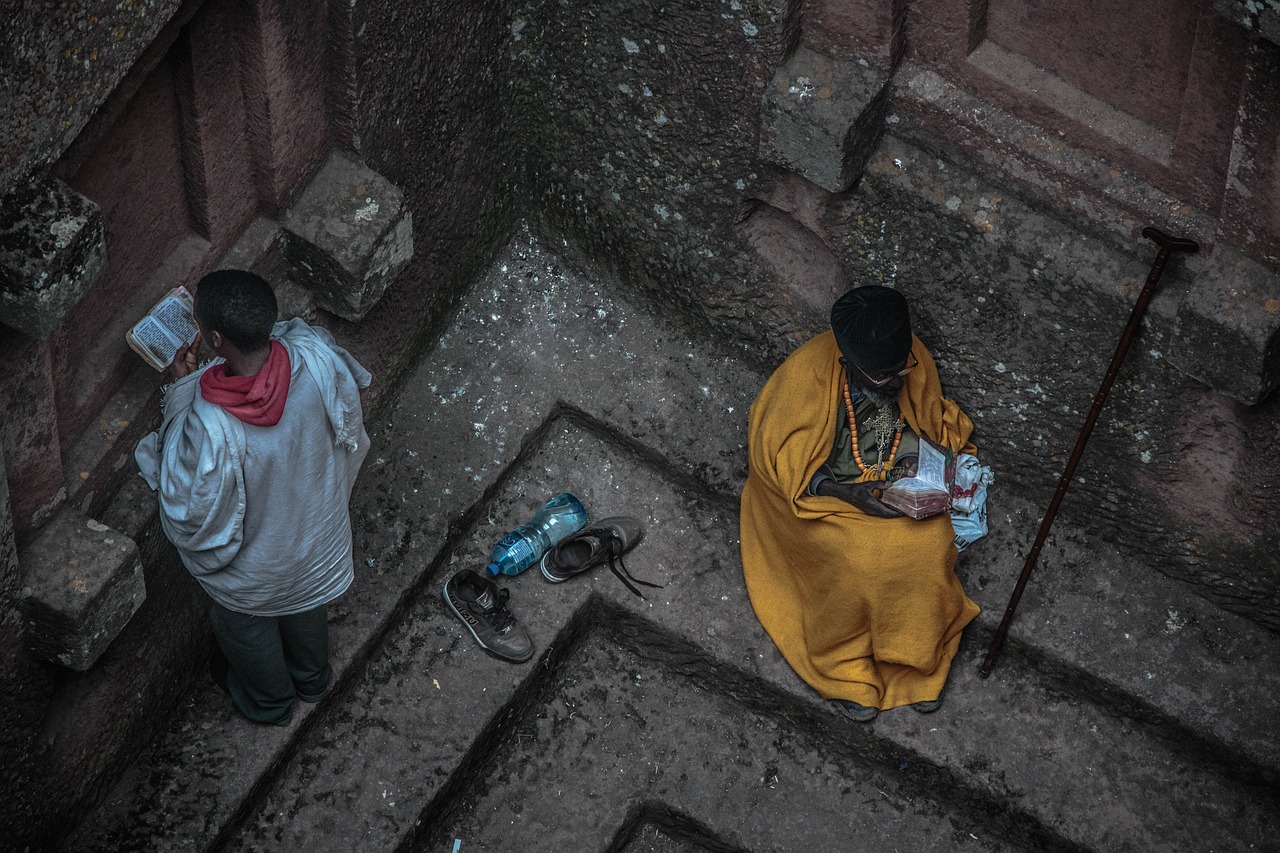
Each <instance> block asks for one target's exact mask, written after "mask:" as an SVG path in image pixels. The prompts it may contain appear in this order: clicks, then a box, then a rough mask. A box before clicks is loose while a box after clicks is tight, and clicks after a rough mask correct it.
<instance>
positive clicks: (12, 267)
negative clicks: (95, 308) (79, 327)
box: [0, 177, 107, 340]
mask: <svg viewBox="0 0 1280 853" xmlns="http://www.w3.org/2000/svg"><path fill="white" fill-rule="evenodd" d="M103 228H104V226H103V218H102V212H101V211H100V210H99V209H98V206H97V205H96V204H94V203H93V202H91V201H89V199H87V198H85V197H84V196H82V195H80V194H79V193H77V192H76V191H75V190H73V189H71V188H70V187H68V186H67V185H66V184H64V183H62V182H61V181H59V180H57V179H56V178H52V177H41V178H35V179H32V180H30V181H24V182H22V183H20V184H18V185H17V187H15V188H14V190H13V191H12V192H11V193H10V194H9V195H8V196H6V197H5V198H4V199H0V322H3V323H4V324H5V325H6V326H9V327H10V328H14V329H17V330H18V331H20V332H23V333H25V334H27V335H30V336H31V337H33V338H35V339H37V340H43V339H44V338H46V337H48V335H49V333H50V332H52V331H53V330H54V329H55V328H57V326H58V325H59V324H60V323H61V322H62V321H63V320H64V319H65V318H66V316H67V315H68V314H69V313H70V312H71V309H73V308H74V307H75V306H76V304H77V303H78V302H79V301H80V299H81V297H83V296H84V295H85V293H86V292H87V291H88V289H89V287H90V285H92V284H93V282H94V281H95V280H96V279H97V278H98V276H99V275H101V274H102V271H103V269H104V268H105V267H106V263H107V247H106V242H105V241H104V239H103Z"/></svg>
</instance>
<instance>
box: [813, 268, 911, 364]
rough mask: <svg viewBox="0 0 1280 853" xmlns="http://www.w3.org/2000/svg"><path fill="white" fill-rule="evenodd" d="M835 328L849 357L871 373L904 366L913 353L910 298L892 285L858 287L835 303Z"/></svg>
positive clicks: (832, 314) (838, 342)
mask: <svg viewBox="0 0 1280 853" xmlns="http://www.w3.org/2000/svg"><path fill="white" fill-rule="evenodd" d="M831 330H832V331H833V332H835V335H836V344H837V345H838V346H839V347H840V354H841V355H843V356H844V358H845V361H847V362H849V363H850V364H853V365H856V366H857V367H860V368H862V369H863V370H865V371H867V372H868V373H875V372H877V371H882V370H892V369H893V368H895V367H900V366H901V365H902V364H903V362H905V361H906V360H907V356H908V355H909V354H910V353H911V315H910V313H909V312H908V311H907V300H906V297H904V296H903V295H902V294H901V293H899V292H898V291H896V290H894V289H893V288H892V287H884V286H883V285H879V284H869V285H867V286H865V287H855V288H854V289H853V290H850V291H848V292H846V293H845V294H844V296H841V297H840V298H839V299H837V300H836V304H835V305H833V306H831Z"/></svg>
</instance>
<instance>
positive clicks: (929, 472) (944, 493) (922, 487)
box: [880, 437, 956, 518]
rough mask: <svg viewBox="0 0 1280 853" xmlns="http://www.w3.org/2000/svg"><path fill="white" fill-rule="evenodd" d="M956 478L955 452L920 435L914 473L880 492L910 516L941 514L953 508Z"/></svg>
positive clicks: (882, 496)
mask: <svg viewBox="0 0 1280 853" xmlns="http://www.w3.org/2000/svg"><path fill="white" fill-rule="evenodd" d="M955 479H956V459H955V454H954V453H952V452H951V451H950V450H947V449H946V448H945V447H941V446H939V445H937V444H934V443H933V442H932V441H930V440H929V439H927V438H924V437H921V438H920V457H919V462H918V463H917V465H916V473H915V476H914V477H903V478H902V479H899V480H894V481H893V482H892V483H890V484H889V485H888V486H886V487H885V489H884V491H882V492H881V493H880V502H881V503H884V504H887V505H888V506H891V507H893V508H894V509H896V510H898V511H899V512H901V513H902V514H903V515H906V516H909V517H910V518H928V517H930V516H933V515H938V514H939V513H943V512H946V511H947V510H949V509H951V485H952V483H954V482H955Z"/></svg>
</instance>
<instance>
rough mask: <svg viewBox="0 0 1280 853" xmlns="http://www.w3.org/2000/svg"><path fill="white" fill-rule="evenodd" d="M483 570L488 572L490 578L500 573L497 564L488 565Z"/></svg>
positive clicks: (500, 570)
mask: <svg viewBox="0 0 1280 853" xmlns="http://www.w3.org/2000/svg"><path fill="white" fill-rule="evenodd" d="M485 568H486V569H488V570H489V574H490V576H492V577H495V578H496V577H497V576H498V575H499V574H500V573H501V572H502V568H501V567H500V566H499V565H498V564H497V563H490V564H489V565H487V566H485Z"/></svg>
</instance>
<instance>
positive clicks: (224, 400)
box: [200, 341, 289, 426]
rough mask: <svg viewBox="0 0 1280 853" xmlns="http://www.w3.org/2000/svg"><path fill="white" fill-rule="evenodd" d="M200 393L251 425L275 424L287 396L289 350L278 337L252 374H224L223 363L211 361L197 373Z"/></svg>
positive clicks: (282, 410)
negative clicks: (199, 373)
mask: <svg viewBox="0 0 1280 853" xmlns="http://www.w3.org/2000/svg"><path fill="white" fill-rule="evenodd" d="M200 394H201V396H203V397H204V398H205V399H206V400H208V401H209V402H210V403H216V404H217V405H219V406H221V407H222V408H224V409H226V410H227V411H228V412H229V413H231V414H233V415H235V416H236V417H237V418H239V419H240V420H242V421H244V422H245V423H247V424H252V425H253V426H275V425H276V424H278V423H280V418H281V416H282V415H284V401H285V399H286V398H287V397H288V396H289V353H287V352H285V349H284V347H283V346H281V345H280V342H279V341H272V342H271V355H269V356H267V361H266V363H265V364H263V365H262V368H261V369H260V370H258V372H257V373H255V374H254V375H253V376H228V375H227V365H226V364H225V363H222V364H215V365H214V366H213V367H210V368H209V369H208V370H206V371H205V372H204V374H203V375H201V377H200Z"/></svg>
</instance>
